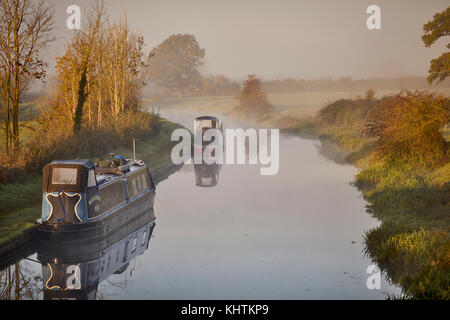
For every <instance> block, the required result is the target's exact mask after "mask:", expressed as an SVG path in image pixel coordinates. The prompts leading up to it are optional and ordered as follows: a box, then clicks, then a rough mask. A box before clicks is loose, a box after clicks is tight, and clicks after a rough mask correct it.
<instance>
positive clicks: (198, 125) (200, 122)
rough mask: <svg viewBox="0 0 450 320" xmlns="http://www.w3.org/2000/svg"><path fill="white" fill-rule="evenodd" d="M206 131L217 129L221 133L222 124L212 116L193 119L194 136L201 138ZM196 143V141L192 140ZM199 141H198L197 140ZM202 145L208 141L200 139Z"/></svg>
mask: <svg viewBox="0 0 450 320" xmlns="http://www.w3.org/2000/svg"><path fill="white" fill-rule="evenodd" d="M208 129H218V130H220V131H221V132H223V123H222V120H219V119H218V118H216V117H213V116H201V117H197V118H195V121H194V136H201V137H203V134H204V133H205V131H206V130H208ZM194 141H197V140H194ZM198 141H200V139H199V140H198ZM201 141H202V144H205V143H206V144H207V143H209V141H203V139H201Z"/></svg>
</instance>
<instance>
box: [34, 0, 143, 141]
mask: <svg viewBox="0 0 450 320" xmlns="http://www.w3.org/2000/svg"><path fill="white" fill-rule="evenodd" d="M89 13H90V14H89V15H88V18H87V20H86V21H87V26H86V27H84V28H83V31H79V32H76V33H75V34H74V35H73V37H72V39H71V40H70V42H69V43H68V44H67V46H66V50H65V52H64V55H63V56H61V57H58V58H57V64H56V71H57V81H58V84H57V85H58V90H57V94H56V96H55V97H54V98H53V99H52V100H53V101H52V102H51V108H50V109H49V111H48V112H44V114H43V116H42V117H41V119H42V120H43V121H44V122H45V123H46V126H45V127H47V128H49V130H51V131H52V132H55V133H57V134H60V135H65V134H70V133H71V132H74V133H76V132H78V131H80V130H81V128H82V127H83V126H90V127H100V126H103V125H109V124H111V123H112V122H113V121H114V120H117V119H118V118H119V115H120V114H123V113H125V112H127V111H132V112H134V111H137V110H139V105H140V88H141V86H142V83H143V81H142V79H141V77H140V74H141V71H142V70H143V68H144V62H143V56H144V53H143V46H144V40H143V37H142V36H140V35H138V34H136V33H133V32H131V31H130V29H129V27H128V23H127V20H126V17H125V18H124V19H123V20H120V21H117V22H114V23H111V22H110V21H109V19H108V17H107V15H106V12H105V11H104V9H103V4H102V3H101V2H100V3H99V4H97V5H96V6H94V7H93V8H92V9H91V11H90V12H89ZM109 120H112V121H109ZM69 127H71V128H72V130H69Z"/></svg>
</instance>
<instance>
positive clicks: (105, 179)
mask: <svg viewBox="0 0 450 320" xmlns="http://www.w3.org/2000/svg"><path fill="white" fill-rule="evenodd" d="M123 160H124V161H113V162H112V165H111V166H108V167H98V166H96V165H95V164H94V163H93V162H92V161H91V160H79V159H76V160H57V161H52V162H51V163H49V164H47V165H46V166H45V167H44V169H43V176H44V183H43V199H42V217H41V221H40V223H44V224H54V225H57V224H74V223H77V224H80V223H85V222H89V221H97V220H99V219H103V218H106V217H107V216H109V215H111V214H113V213H116V211H123V210H121V209H123V208H124V207H127V206H132V207H133V204H134V206H135V205H139V206H142V202H144V204H145V202H146V201H147V200H148V201H147V202H148V203H146V204H145V205H143V206H144V207H145V210H147V209H148V208H149V207H151V206H152V205H153V203H152V200H153V197H151V198H148V196H146V195H147V194H148V193H150V192H153V191H154V189H155V185H154V184H153V181H152V178H151V176H150V173H149V171H148V166H147V165H146V164H145V163H144V162H142V161H140V160H132V159H128V160H127V159H124V158H123ZM124 162H125V163H124ZM142 197H144V198H143V199H141V198H142ZM139 199H140V200H139ZM137 200H139V201H137ZM136 201H137V202H136ZM138 209H139V211H142V210H144V208H141V207H139V208H138Z"/></svg>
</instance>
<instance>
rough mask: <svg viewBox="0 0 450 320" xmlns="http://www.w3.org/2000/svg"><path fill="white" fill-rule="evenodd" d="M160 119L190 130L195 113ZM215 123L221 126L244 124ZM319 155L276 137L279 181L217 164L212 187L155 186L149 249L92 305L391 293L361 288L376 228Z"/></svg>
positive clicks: (24, 266)
mask: <svg viewBox="0 0 450 320" xmlns="http://www.w3.org/2000/svg"><path fill="white" fill-rule="evenodd" d="M163 116H165V117H167V118H168V119H169V120H172V121H175V122H179V123H182V124H183V125H185V126H186V127H187V128H192V124H193V121H194V119H195V116H197V115H196V114H192V113H191V114H189V115H188V114H183V113H182V112H180V111H177V112H165V113H163ZM223 119H224V127H228V128H232V127H237V126H239V127H242V126H243V125H245V123H235V122H233V120H231V119H227V118H223ZM319 147H320V142H318V141H313V140H305V139H301V138H297V137H285V136H280V169H279V172H278V174H276V175H273V176H261V175H260V172H259V168H260V166H259V165H224V166H222V168H221V169H220V171H219V172H218V174H219V179H218V184H217V185H216V186H213V187H209V188H205V187H199V186H197V185H196V180H195V170H194V167H193V165H184V166H183V167H182V168H181V169H180V170H179V171H178V172H176V173H174V174H172V175H171V176H170V177H169V178H168V179H166V180H165V181H163V182H161V183H159V184H158V186H157V192H156V200H155V208H154V209H155V214H156V217H157V218H156V227H155V228H154V230H153V234H152V236H151V238H150V241H149V243H148V248H147V250H143V251H142V252H139V254H138V255H137V256H132V257H130V261H129V265H127V266H126V268H125V270H120V272H116V273H117V274H111V275H109V276H107V277H106V279H105V280H103V281H101V282H100V284H98V286H97V288H96V290H95V291H92V292H91V295H90V298H97V299H385V298H386V294H396V295H398V294H399V293H400V290H399V288H397V287H395V286H392V285H390V284H389V283H388V282H387V281H386V279H385V276H384V275H382V280H381V289H380V290H377V289H374V290H369V289H368V288H367V285H366V280H367V278H368V277H369V274H367V273H366V270H367V267H368V266H370V265H372V264H373V262H372V261H371V260H370V259H368V258H367V257H365V256H364V253H363V249H364V243H363V238H362V235H363V234H364V231H366V230H368V229H370V228H373V227H375V226H377V225H378V222H377V220H375V219H373V218H371V217H370V216H369V215H368V214H366V213H365V205H366V202H365V201H364V199H362V197H361V194H360V193H359V192H358V190H357V189H355V188H354V187H352V186H351V185H350V184H349V183H350V182H351V180H352V178H353V176H354V175H355V174H356V173H357V169H356V168H355V167H353V166H350V165H339V164H336V163H335V162H332V161H330V160H328V159H326V158H324V157H323V156H321V153H320V152H318V149H319ZM150 166H151V164H150ZM146 245H147V244H146ZM138 251H139V250H138ZM33 260H36V254H33V255H31V256H30V257H29V258H28V259H23V260H22V261H20V262H19V263H20V266H21V272H23V274H24V275H25V276H26V277H28V278H30V279H34V280H33V281H34V282H33V281H30V283H31V284H30V283H29V284H27V286H29V287H30V288H28V287H27V288H23V289H24V291H25V289H27V290H28V291H30V292H31V294H29V295H28V296H32V297H33V298H38V299H42V298H43V293H42V288H43V286H44V283H43V281H42V278H41V276H42V270H43V267H42V265H41V264H40V263H37V262H34V261H33ZM44 269H45V266H44ZM3 274H5V271H3ZM4 278H5V277H4V276H3V278H2V281H4V280H3V279H4ZM22 285H23V286H25V284H22ZM25 296H26V295H24V297H25Z"/></svg>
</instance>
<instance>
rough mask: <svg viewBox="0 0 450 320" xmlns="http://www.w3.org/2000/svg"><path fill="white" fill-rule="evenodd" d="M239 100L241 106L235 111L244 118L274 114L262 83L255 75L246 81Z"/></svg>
mask: <svg viewBox="0 0 450 320" xmlns="http://www.w3.org/2000/svg"><path fill="white" fill-rule="evenodd" d="M238 98H239V105H238V106H237V107H236V108H235V109H234V111H235V112H236V113H237V114H238V115H241V116H243V117H244V118H247V119H248V118H252V117H259V116H264V115H270V114H272V113H273V112H274V108H273V106H272V105H271V104H270V103H269V102H268V101H267V94H266V93H265V92H264V90H263V89H262V87H261V81H260V80H259V79H258V78H256V76H255V75H254V74H252V75H249V76H248V78H247V80H245V81H244V83H243V88H242V92H241V94H240V95H239V97H238Z"/></svg>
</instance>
